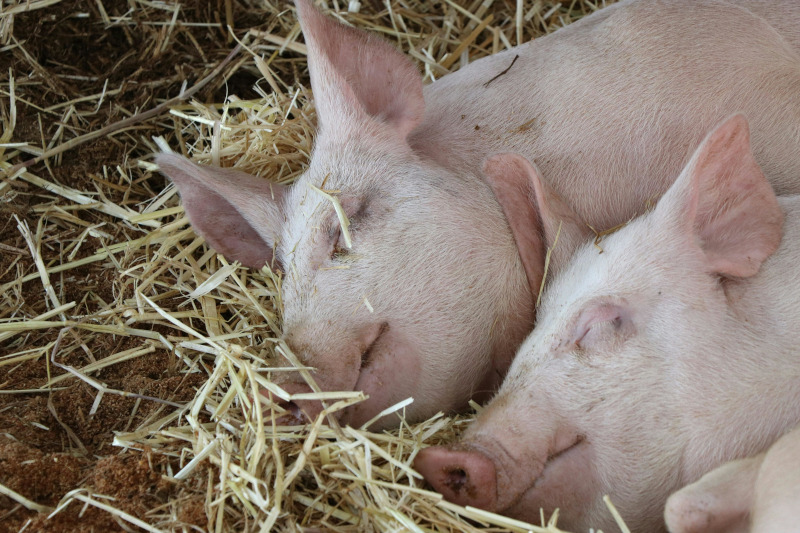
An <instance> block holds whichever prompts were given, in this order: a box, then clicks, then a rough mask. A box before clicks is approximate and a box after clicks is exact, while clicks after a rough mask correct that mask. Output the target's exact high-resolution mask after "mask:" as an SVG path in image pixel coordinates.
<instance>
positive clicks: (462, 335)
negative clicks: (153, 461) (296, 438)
mask: <svg viewBox="0 0 800 533" xmlns="http://www.w3.org/2000/svg"><path fill="white" fill-rule="evenodd" d="M737 3H738V4H742V5H743V4H745V3H746V2H744V1H743V0H739V1H737ZM756 4H757V5H758V6H761V5H762V3H759V2H755V4H754V5H756ZM780 4H781V6H782V7H781V9H782V10H783V11H781V10H779V9H775V10H774V11H775V12H776V13H778V12H781V13H783V14H784V15H786V14H787V13H792V12H794V11H800V4H798V3H796V2H780ZM296 6H297V12H298V15H299V17H300V21H301V25H302V28H303V32H304V35H305V40H306V44H307V47H308V60H309V69H310V73H311V85H312V88H313V92H314V99H315V104H316V110H317V116H318V120H319V130H318V133H317V138H316V140H315V144H314V150H313V153H312V157H311V162H310V166H309V168H308V170H307V171H306V172H305V173H304V174H303V175H302V176H301V177H300V178H299V179H298V180H297V181H296V182H295V183H294V184H293V185H291V186H289V187H283V186H278V185H276V184H270V183H269V182H268V181H267V180H265V179H262V178H257V177H254V176H248V175H246V174H243V173H240V172H236V171H234V170H231V169H215V168H212V167H201V166H198V165H195V164H193V163H191V162H189V161H188V160H186V159H183V158H180V157H177V156H174V155H169V154H164V155H161V156H159V157H158V158H157V162H158V164H159V165H160V167H161V169H162V171H163V172H164V173H165V174H167V175H168V176H169V177H170V178H172V180H173V181H174V182H175V183H176V185H177V186H178V188H179V189H180V192H181V196H182V198H183V201H184V206H185V208H186V212H187V214H188V217H189V220H190V221H191V223H192V225H193V226H194V228H195V229H196V230H197V232H198V233H199V234H201V235H203V236H204V237H205V238H206V240H207V241H208V243H209V244H210V245H211V246H212V247H214V248H215V249H216V250H218V251H220V252H222V253H223V254H225V255H226V256H227V257H229V258H230V259H234V260H239V261H241V262H242V263H243V264H245V265H247V266H251V267H255V268H261V267H262V266H264V264H270V265H272V266H273V267H275V268H279V269H280V270H281V271H282V272H283V273H284V279H283V306H284V311H285V314H284V330H285V340H286V342H287V344H288V346H289V347H290V348H291V349H292V350H293V351H294V352H295V354H296V355H297V356H298V358H299V359H300V360H301V362H303V363H304V364H306V365H307V366H310V367H313V368H314V369H315V371H314V372H313V377H314V379H315V380H316V382H317V383H318V384H319V385H320V387H322V388H323V389H324V390H336V389H345V390H349V389H353V388H355V389H358V390H363V391H364V392H365V393H367V394H368V395H369V399H368V400H367V401H366V402H364V403H362V404H359V405H356V406H353V407H352V408H349V409H348V410H346V411H345V412H344V413H343V414H342V417H343V418H342V420H343V421H344V422H346V423H350V424H360V423H363V422H365V421H367V420H370V419H371V418H372V417H373V416H374V415H375V414H376V413H378V412H380V411H381V410H383V409H384V408H386V407H388V406H390V405H392V404H393V403H395V402H396V401H400V400H403V399H405V398H406V397H408V396H412V397H414V399H415V401H414V403H413V404H412V405H411V406H409V407H408V408H407V410H406V416H407V419H408V420H410V421H414V420H419V419H423V418H425V417H427V416H430V415H432V414H434V413H435V412H436V411H439V410H459V409H463V408H464V407H465V406H466V405H467V400H468V399H470V398H476V399H478V400H481V399H482V398H486V397H487V396H488V395H489V394H491V393H492V392H493V391H494V390H496V387H497V386H498V385H499V383H500V382H501V380H502V378H503V376H504V374H505V373H506V371H507V369H508V367H509V364H510V362H511V359H512V357H513V354H514V352H515V350H516V348H517V347H518V346H519V344H520V343H521V342H522V340H523V339H524V337H525V335H526V334H527V333H528V332H529V331H530V330H531V328H532V326H533V320H534V302H535V300H536V297H537V296H538V294H539V290H540V287H541V280H542V274H543V272H544V268H545V264H544V258H545V255H546V252H547V241H546V239H547V235H551V236H552V237H553V238H555V234H557V233H558V234H559V240H558V242H559V244H558V246H557V247H556V248H555V250H554V252H553V253H551V258H550V262H549V264H548V268H549V272H550V273H551V274H553V273H555V272H557V271H558V269H559V268H560V266H561V265H562V264H563V263H564V261H566V259H567V258H569V257H570V255H571V253H572V249H573V246H574V244H575V243H577V242H582V239H583V238H584V237H585V232H586V227H585V226H583V229H579V230H576V231H575V232H572V231H569V230H568V229H567V228H564V227H562V230H561V232H560V233H559V232H558V227H557V226H556V227H550V226H548V225H547V224H548V222H547V221H548V220H552V217H549V218H548V217H547V216H544V217H543V216H542V213H540V210H541V209H542V205H540V199H541V198H542V197H543V196H542V194H543V192H542V190H536V188H535V185H534V182H531V180H530V179H529V176H530V172H531V170H530V169H531V168H533V166H532V165H531V163H529V162H533V161H534V159H535V162H536V165H538V166H539V168H541V169H542V172H543V173H544V175H546V176H548V180H549V182H550V187H551V194H549V198H551V200H550V201H549V203H548V204H547V205H548V206H549V209H551V210H552V211H554V212H557V213H561V214H562V215H564V214H565V213H567V212H568V211H569V213H570V214H569V216H566V217H562V219H569V221H571V222H570V224H569V225H570V226H574V227H581V226H582V222H580V221H583V220H585V221H586V222H587V223H589V224H591V225H592V226H593V227H594V228H596V229H598V230H600V229H605V228H609V227H612V226H615V225H617V224H619V223H620V222H623V221H625V220H627V219H628V218H630V217H632V216H633V215H635V214H636V213H639V212H641V211H643V210H644V209H645V208H646V206H647V205H648V202H652V201H653V200H654V199H656V198H657V197H658V196H659V195H660V194H661V193H663V192H664V191H665V190H666V189H667V187H668V186H669V184H670V183H671V182H672V180H673V179H674V177H675V176H676V175H677V174H678V172H679V171H680V168H681V167H682V165H684V164H685V162H686V159H687V157H688V155H689V152H690V150H691V148H693V147H694V146H696V144H697V143H698V142H699V141H700V140H701V139H702V137H703V136H704V135H705V133H706V132H707V131H708V130H709V129H710V128H711V126H712V125H714V124H716V123H717V122H718V121H719V120H721V119H722V118H724V117H725V116H727V115H728V114H730V113H733V112H735V111H737V110H743V111H746V112H747V113H748V115H749V116H751V117H752V120H753V128H754V132H756V133H757V136H756V137H755V141H754V151H755V153H756V157H757V159H758V160H759V161H760V162H761V163H762V164H763V165H764V168H765V169H766V171H767V174H768V176H769V178H770V180H771V182H772V183H773V184H775V187H776V188H777V189H778V190H779V191H782V192H786V191H796V192H800V183H798V180H797V179H796V176H798V175H800V146H798V143H797V142H796V135H797V124H798V123H800V98H798V94H800V66H799V65H800V56H798V54H797V52H796V50H795V49H794V48H793V43H794V41H787V39H786V38H784V33H786V34H790V35H793V34H791V31H790V30H791V28H789V26H791V23H790V22H788V20H790V19H791V17H789V16H788V15H786V16H785V17H784V18H785V19H786V20H783V19H781V20H782V24H783V26H785V27H786V28H788V29H786V28H784V30H781V31H776V30H775V29H774V28H773V27H771V26H770V25H769V24H768V22H767V21H766V20H765V19H764V18H762V17H761V16H756V15H754V14H752V13H751V12H749V11H748V10H747V9H743V8H741V7H736V8H734V7H732V6H731V5H730V4H727V3H725V2H721V1H720V0H703V1H694V0H691V1H688V0H676V1H672V2H663V1H657V0H636V1H626V2H621V3H620V4H619V5H612V6H610V7H609V8H607V9H603V10H600V11H598V12H597V13H596V14H594V15H592V16H589V17H586V18H585V19H582V20H581V21H578V22H576V23H575V24H572V25H570V26H568V27H567V28H564V29H563V30H560V31H558V32H555V33H554V34H552V35H550V36H547V37H546V38H542V39H536V40H535V41H533V42H531V43H528V44H525V45H523V46H520V47H517V48H515V49H514V50H510V51H506V52H503V53H500V54H497V55H495V56H492V57H490V58H485V59H483V60H480V61H476V62H474V63H472V64H470V65H467V66H465V67H464V68H462V69H461V70H459V71H458V72H455V73H453V74H449V75H447V76H444V77H443V78H442V79H440V80H438V81H436V82H434V83H432V84H430V85H428V86H426V87H425V88H424V90H423V87H422V83H421V79H420V76H419V73H418V72H417V70H416V68H415V67H414V65H413V64H412V63H411V62H410V61H409V60H408V59H407V58H406V57H404V56H403V55H402V54H400V53H399V52H398V51H396V50H395V49H394V48H393V47H392V46H391V45H389V44H388V43H386V42H384V41H382V40H380V39H378V38H376V37H374V36H371V35H369V34H366V33H364V32H362V31H358V30H356V29H353V28H349V27H346V26H344V25H342V24H339V23H337V22H334V21H333V20H331V19H329V18H327V17H324V16H323V15H322V14H321V13H319V12H318V11H317V10H316V9H314V8H313V7H312V5H311V3H310V2H309V1H308V0H297V2H296ZM762 7H763V6H762ZM793 10H794V11H793ZM764 11H765V12H766V11H769V10H764ZM689 13H691V15H689ZM687 17H688V18H691V20H692V21H693V24H690V25H687V24H686V20H687ZM798 20H800V19H798ZM783 26H782V27H783ZM720 28H725V31H724V32H723V31H719V29H720ZM587 51H588V52H587ZM516 56H519V57H518V58H517V57H516ZM515 58H516V59H515ZM512 61H513V62H514V65H513V66H512V67H509V65H510V64H511V63H512ZM506 69H508V71H507V72H506V73H505V74H503V75H502V76H500V77H497V76H498V74H500V73H501V72H503V71H505V70H506ZM495 78H496V79H495ZM490 80H492V81H491V83H489V81H490ZM521 88H524V90H521ZM509 152H513V153H509ZM498 153H503V154H502V155H495V154H498ZM515 154H516V155H515ZM322 189H324V190H322ZM540 189H541V187H540ZM342 223H344V224H345V226H346V227H345V228H342V227H341V226H342ZM348 225H349V226H348ZM286 387H287V390H288V389H291V390H292V391H293V392H303V391H304V390H307V386H306V385H305V384H304V383H303V382H302V380H301V378H299V377H298V378H296V379H294V382H289V383H286ZM294 407H295V408H296V409H295V410H296V411H302V412H305V413H306V414H307V415H308V416H311V417H314V415H315V414H316V413H318V412H319V410H320V409H321V406H320V405H319V404H317V403H313V402H309V401H298V402H297V403H296V404H295V405H294ZM394 423H396V418H395V419H388V418H387V419H385V420H382V421H379V422H378V424H377V425H376V426H374V427H375V428H378V427H382V426H386V425H391V424H394Z"/></svg>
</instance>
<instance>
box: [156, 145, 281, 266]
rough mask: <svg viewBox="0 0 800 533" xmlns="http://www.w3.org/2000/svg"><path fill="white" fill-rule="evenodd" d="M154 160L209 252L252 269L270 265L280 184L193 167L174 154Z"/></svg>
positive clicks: (277, 226) (277, 222)
mask: <svg viewBox="0 0 800 533" xmlns="http://www.w3.org/2000/svg"><path fill="white" fill-rule="evenodd" d="M155 160H156V163H157V164H158V166H159V170H161V172H162V173H164V174H165V175H166V176H167V177H169V178H170V179H172V181H173V182H175V185H177V186H178V190H179V191H180V194H181V199H182V200H183V207H184V209H185V210H186V214H187V216H188V217H189V221H190V222H191V223H192V226H193V227H194V229H195V230H196V231H197V233H199V234H200V235H202V236H203V238H205V240H206V241H207V242H208V244H210V245H211V247H212V248H214V249H215V250H217V251H218V252H220V253H222V254H223V255H224V256H225V257H226V258H228V259H229V260H231V261H240V262H241V263H242V264H244V265H247V266H250V267H254V268H261V267H263V266H264V265H265V264H268V263H271V262H272V250H273V247H274V245H275V239H276V236H277V234H278V231H279V229H280V227H281V225H282V223H283V215H282V214H281V210H280V202H281V199H282V197H283V195H284V191H285V189H286V188H285V187H284V186H282V185H278V184H277V183H270V182H269V181H267V180H265V179H262V178H257V177H255V176H251V175H249V174H245V173H244V172H239V171H237V170H232V169H229V168H218V167H208V166H202V165H197V164H195V163H192V162H191V161H189V160H188V159H186V158H185V157H181V156H179V155H175V154H159V155H157V156H156V159H155Z"/></svg>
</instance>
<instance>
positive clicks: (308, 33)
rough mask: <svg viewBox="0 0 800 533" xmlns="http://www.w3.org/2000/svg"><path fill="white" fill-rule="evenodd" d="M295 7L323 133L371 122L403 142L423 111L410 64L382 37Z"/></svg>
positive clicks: (305, 1) (304, 3) (304, 4)
mask: <svg viewBox="0 0 800 533" xmlns="http://www.w3.org/2000/svg"><path fill="white" fill-rule="evenodd" d="M295 5H296V6H297V14H298V15H299V17H300V25H301V26H302V28H303V34H304V36H305V41H306V46H307V47H308V66H309V71H310V73H311V87H312V88H313V90H314V99H315V103H316V107H317V113H318V115H319V118H320V127H321V129H322V130H323V131H324V130H325V129H326V128H332V129H336V128H340V127H342V126H343V125H354V124H358V123H359V122H362V121H363V120H365V119H369V118H370V117H371V118H373V119H377V120H379V121H381V122H384V123H387V124H389V125H390V126H391V127H393V128H396V130H397V131H398V132H399V134H400V135H401V136H402V137H403V138H405V137H406V135H408V133H409V132H411V130H413V129H414V127H415V126H416V125H417V124H419V122H420V121H421V120H422V115H423V113H424V110H425V109H424V108H425V102H424V100H423V98H422V80H421V78H420V75H419V72H418V71H417V69H416V67H415V66H414V64H413V63H412V62H411V61H410V60H409V59H408V58H407V57H405V56H404V55H403V54H401V53H400V52H398V51H397V50H396V49H395V48H394V47H392V46H391V45H390V44H389V43H387V42H385V41H383V40H381V39H380V38H378V37H375V36H374V35H370V34H368V33H365V32H363V31H361V30H357V29H355V28H349V27H347V26H344V25H342V24H340V23H338V22H336V21H334V20H332V19H330V18H328V17H326V16H324V15H323V14H322V13H320V12H319V11H318V10H317V9H315V8H314V7H313V5H312V3H311V1H310V0H295Z"/></svg>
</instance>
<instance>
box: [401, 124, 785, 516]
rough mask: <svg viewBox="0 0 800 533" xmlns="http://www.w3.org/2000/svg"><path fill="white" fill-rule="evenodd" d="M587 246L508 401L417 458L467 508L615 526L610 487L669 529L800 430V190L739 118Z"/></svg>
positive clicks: (574, 229)
mask: <svg viewBox="0 0 800 533" xmlns="http://www.w3.org/2000/svg"><path fill="white" fill-rule="evenodd" d="M794 139H795V141H794V142H797V139H798V138H797V137H796V136H795V137H794ZM519 163H520V164H519V166H518V171H520V172H522V171H524V172H525V173H526V175H527V179H529V180H531V181H532V182H533V183H534V186H535V188H536V189H537V191H539V190H541V189H542V187H541V186H540V185H541V183H542V179H541V175H540V174H539V173H538V172H537V171H536V169H535V167H534V166H532V165H530V164H527V163H526V162H525V161H524V160H521V161H520V162H519ZM537 198H538V199H539V201H540V203H541V204H543V205H550V204H557V203H558V200H557V199H554V198H549V197H548V196H547V194H546V192H545V193H544V194H539V193H537ZM542 212H543V213H546V211H542ZM545 216H546V217H547V218H549V219H550V221H549V222H548V223H547V225H548V227H551V228H552V227H560V232H561V235H562V236H563V235H565V234H571V235H573V238H576V237H575V235H578V234H580V233H581V232H583V233H584V234H586V232H585V228H584V227H582V226H581V225H579V224H573V223H572V222H571V221H570V219H568V218H566V217H560V216H558V215H554V216H553V215H549V214H546V215H545ZM584 236H585V237H589V239H588V242H587V243H586V244H584V245H583V246H582V247H581V248H579V249H578V250H577V251H576V252H575V254H574V256H573V258H572V260H571V261H570V262H569V265H568V266H564V267H562V269H561V271H560V273H559V274H557V275H555V276H554V278H553V279H552V283H551V284H550V285H549V286H548V288H547V289H546V292H545V294H544V295H543V298H542V303H541V307H539V312H538V322H537V326H536V328H535V329H534V331H533V333H532V334H531V335H530V336H529V337H528V338H527V339H526V340H525V342H524V343H523V345H522V347H521V348H520V351H519V353H518V354H517V356H516V359H515V360H514V363H513V365H512V366H511V369H510V371H509V375H508V377H507V378H506V380H505V382H504V383H503V385H502V387H501V388H500V391H499V392H498V394H497V396H496V397H495V398H494V399H493V400H492V401H491V402H490V403H489V405H488V406H487V407H486V408H485V409H484V410H483V411H482V412H481V413H480V414H479V416H478V418H477V420H476V422H475V423H474V424H473V425H471V426H470V427H469V429H468V430H467V432H466V433H465V435H464V436H463V439H462V440H461V442H460V443H459V444H457V445H455V446H453V447H451V448H444V447H431V448H426V449H424V450H422V451H421V452H420V453H419V455H418V456H417V458H416V463H415V465H416V468H417V469H418V470H419V471H420V472H421V473H422V474H423V475H424V476H425V478H426V479H427V480H428V481H429V482H430V483H431V484H432V485H433V486H434V487H435V488H436V489H437V490H438V491H439V492H441V493H442V494H444V496H445V497H446V498H447V499H449V500H452V501H455V502H457V503H460V504H464V505H471V506H476V507H482V508H485V509H490V510H494V511H498V512H501V513H504V514H508V515H510V516H514V517H518V518H523V519H527V520H538V517H539V509H540V507H541V508H544V509H545V510H547V511H549V512H552V511H553V510H554V509H555V508H556V507H560V509H561V514H560V516H561V520H560V523H559V527H562V528H566V529H568V530H580V531H586V529H587V528H588V527H590V526H591V527H595V528H602V529H604V530H605V531H609V530H616V528H615V526H613V523H614V522H613V520H612V519H611V515H610V513H609V512H608V510H607V509H606V508H605V505H604V502H603V501H602V496H603V495H604V494H609V495H610V497H611V500H612V501H613V502H614V504H615V505H616V507H617V508H618V509H619V510H620V512H621V514H622V517H623V518H624V519H625V521H626V522H627V524H628V525H629V526H630V528H631V530H632V531H663V530H664V529H665V524H664V518H663V515H664V512H663V509H664V504H665V502H666V500H667V497H668V496H669V495H670V494H671V493H672V492H674V491H676V490H677V489H679V488H681V487H683V486H685V485H686V484H688V483H691V482H694V481H696V480H697V479H699V478H700V477H701V476H702V475H703V474H705V473H707V472H709V471H710V470H712V469H714V468H715V467H717V466H719V465H721V464H722V463H725V462H726V461H731V460H733V459H738V458H743V457H749V456H752V455H755V454H758V453H760V452H762V451H763V450H764V449H766V448H767V447H768V446H769V445H770V444H771V443H773V442H775V441H776V440H777V439H778V438H779V437H780V436H781V435H782V434H784V433H785V432H787V431H789V430H790V429H792V428H794V427H795V426H797V425H798V423H800V346H799V345H798V343H797V335H796V332H797V331H800V286H799V285H798V284H797V283H796V280H797V269H798V265H800V196H789V197H783V198H780V199H777V198H776V196H775V193H774V192H773V190H772V187H771V186H770V184H769V182H768V181H767V180H766V178H765V177H764V174H763V173H762V171H761V169H760V168H759V165H758V164H757V163H756V160H755V158H754V157H753V153H752V152H751V148H750V136H749V131H748V126H747V121H746V120H745V119H744V118H743V117H742V116H741V115H735V116H733V117H732V118H730V119H728V120H727V121H725V122H724V123H722V124H721V125H720V126H719V127H718V128H717V129H716V130H715V131H713V132H712V133H711V134H710V135H709V136H708V137H707V138H706V139H705V140H704V141H703V143H702V144H701V145H700V146H699V148H698V149H697V151H696V152H695V153H694V155H693V157H692V158H691V160H690V161H689V163H688V165H687V166H686V168H685V169H684V170H683V172H682V173H681V174H680V176H679V177H678V179H677V181H676V182H675V183H674V185H673V186H672V187H671V188H670V189H669V191H668V192H667V193H666V194H665V195H664V196H663V197H662V198H661V200H659V202H658V204H657V205H656V207H655V208H654V209H653V210H652V211H651V212H649V213H647V214H645V215H643V216H641V217H639V218H636V219H634V220H633V221H631V222H630V223H629V224H628V225H627V226H625V227H624V228H622V229H620V230H619V231H617V232H616V233H614V234H612V235H610V236H607V237H606V238H604V239H603V240H601V241H600V242H597V241H596V240H595V239H594V237H593V236H588V235H584ZM547 241H548V244H549V246H552V247H553V249H554V250H556V249H558V246H560V243H559V242H558V241H556V240H555V237H550V236H549V235H548V237H547ZM601 249H602V251H601ZM795 465H797V462H796V461H795ZM795 493H796V492H795Z"/></svg>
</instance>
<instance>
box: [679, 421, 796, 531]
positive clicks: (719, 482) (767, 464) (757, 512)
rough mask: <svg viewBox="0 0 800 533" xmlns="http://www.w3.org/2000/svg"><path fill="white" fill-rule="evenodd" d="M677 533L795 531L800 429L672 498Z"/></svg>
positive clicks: (715, 472) (729, 464)
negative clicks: (767, 448)
mask: <svg viewBox="0 0 800 533" xmlns="http://www.w3.org/2000/svg"><path fill="white" fill-rule="evenodd" d="M665 518H666V521H667V527H668V529H669V530H670V531H671V532H672V533H735V532H741V533H745V532H751V533H796V532H797V530H798V529H800V427H798V428H795V429H794V430H792V431H791V432H789V433H787V434H786V435H784V436H783V437H781V438H780V439H778V442H776V443H775V444H773V445H772V446H770V448H769V450H768V451H766V452H764V453H761V454H758V455H757V456H755V457H748V458H746V459H738V460H735V461H730V462H728V463H725V464H724V465H722V466H720V467H718V468H716V469H714V470H712V471H711V472H709V473H708V474H706V475H704V476H703V477H702V478H700V481H697V482H695V483H692V484H691V485H689V486H688V487H684V488H683V489H681V490H680V491H678V492H677V493H675V494H673V495H672V496H670V498H669V500H667V510H666V512H665Z"/></svg>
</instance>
